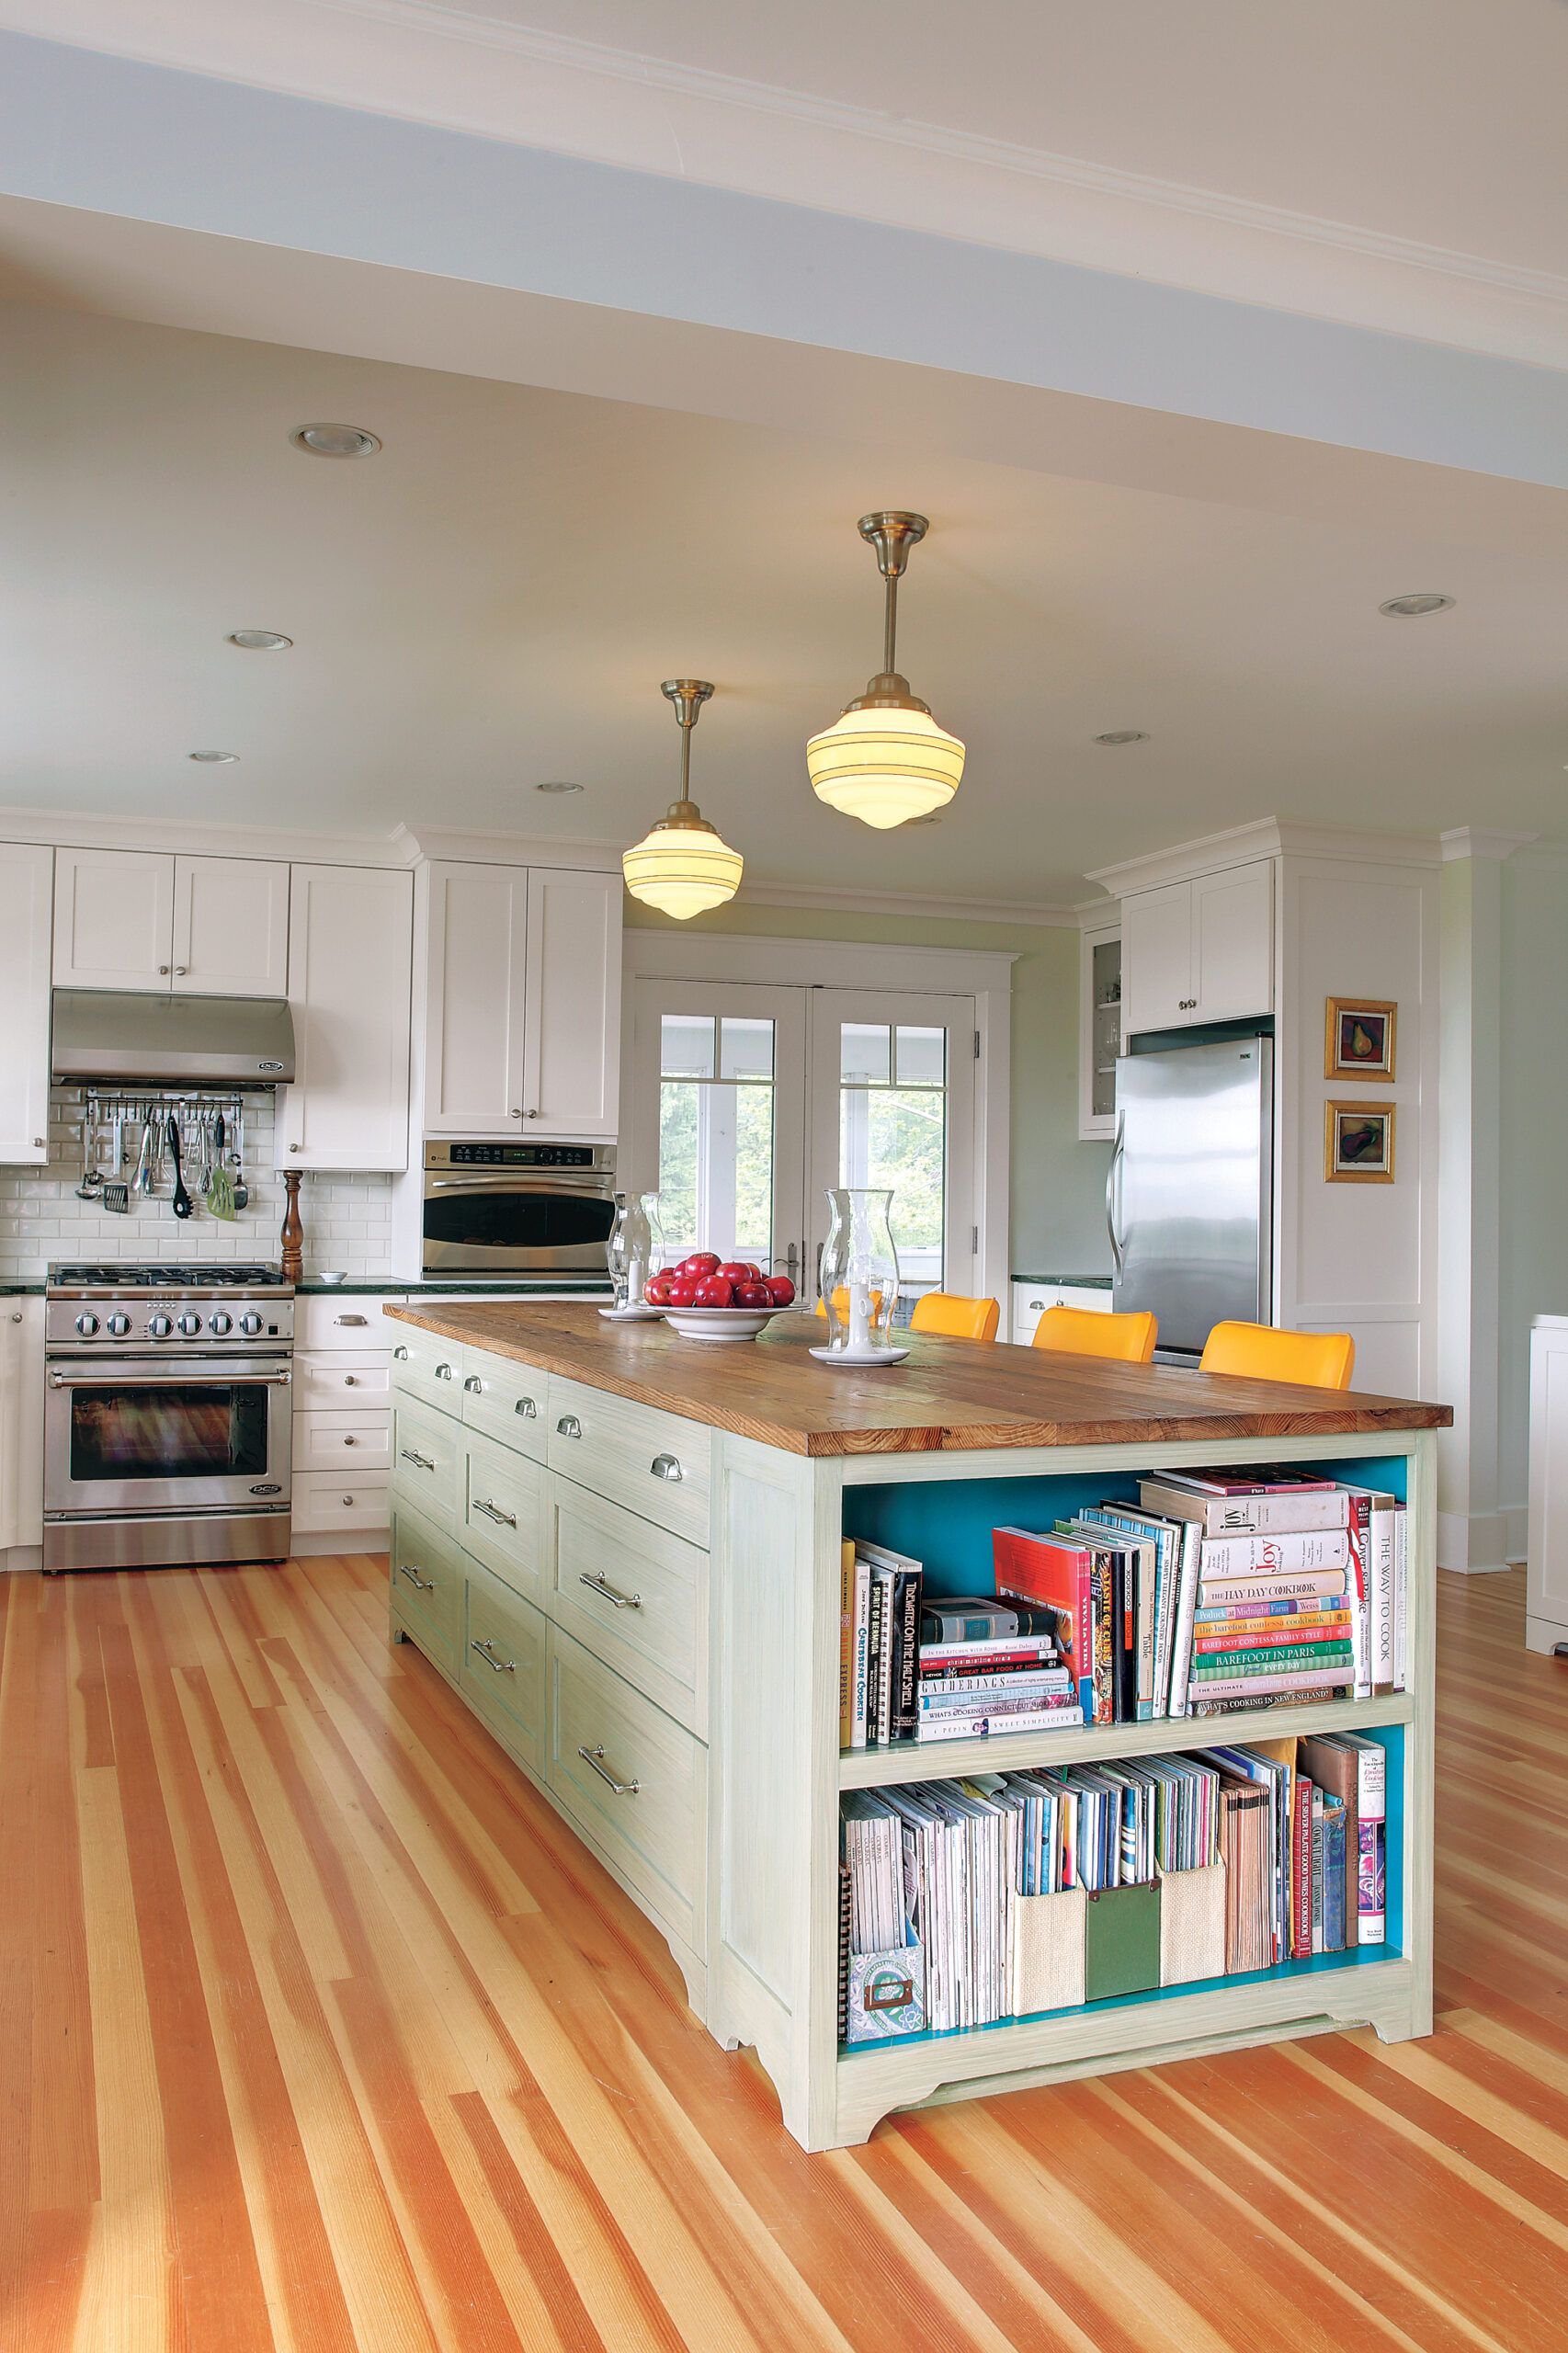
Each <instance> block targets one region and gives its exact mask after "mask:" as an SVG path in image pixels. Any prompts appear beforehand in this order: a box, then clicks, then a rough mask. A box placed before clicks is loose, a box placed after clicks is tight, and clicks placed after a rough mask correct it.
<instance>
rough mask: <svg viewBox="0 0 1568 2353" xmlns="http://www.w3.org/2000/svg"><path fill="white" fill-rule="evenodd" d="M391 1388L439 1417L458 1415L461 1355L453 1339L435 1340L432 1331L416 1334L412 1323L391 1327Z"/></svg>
mask: <svg viewBox="0 0 1568 2353" xmlns="http://www.w3.org/2000/svg"><path fill="white" fill-rule="evenodd" d="M391 1328H392V1386H393V1388H394V1389H402V1390H405V1391H406V1392H407V1393H408V1394H409V1395H410V1396H411V1397H421V1398H423V1399H424V1401H425V1403H426V1404H427V1405H437V1406H439V1408H440V1410H441V1412H442V1413H443V1414H457V1415H460V1414H461V1412H462V1405H461V1403H460V1400H461V1396H462V1377H463V1372H464V1370H465V1368H464V1365H463V1352H462V1350H461V1348H460V1347H458V1344H457V1342H456V1341H455V1340H442V1339H437V1336H436V1335H435V1333H434V1332H420V1331H417V1330H416V1329H415V1326H414V1325H413V1324H392V1327H391Z"/></svg>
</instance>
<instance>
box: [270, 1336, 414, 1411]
mask: <svg viewBox="0 0 1568 2353" xmlns="http://www.w3.org/2000/svg"><path fill="white" fill-rule="evenodd" d="M391 1397H392V1370H391V1367H390V1366H389V1365H388V1364H387V1362H386V1361H385V1359H384V1358H382V1359H381V1360H380V1361H378V1360H377V1359H376V1358H373V1357H369V1356H347V1355H343V1354H340V1353H337V1352H334V1353H333V1354H332V1355H330V1356H324V1355H318V1354H317V1353H316V1351H315V1350H314V1349H307V1350H306V1351H305V1352H304V1353H303V1354H301V1355H297V1356H296V1357H295V1358H294V1410H295V1412H296V1413H308V1414H348V1413H356V1412H358V1411H359V1410H360V1408H364V1409H365V1410H366V1411H367V1412H369V1413H374V1412H376V1411H377V1410H378V1409H380V1410H382V1411H384V1410H385V1408H386V1405H387V1404H388V1402H389V1401H390V1399H391Z"/></svg>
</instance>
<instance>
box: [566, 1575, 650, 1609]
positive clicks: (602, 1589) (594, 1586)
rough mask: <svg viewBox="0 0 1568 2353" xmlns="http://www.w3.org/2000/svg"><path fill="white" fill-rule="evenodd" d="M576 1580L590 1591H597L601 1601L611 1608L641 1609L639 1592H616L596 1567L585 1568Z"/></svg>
mask: <svg viewBox="0 0 1568 2353" xmlns="http://www.w3.org/2000/svg"><path fill="white" fill-rule="evenodd" d="M577 1582H578V1584H579V1585H585V1586H587V1588H588V1591H589V1592H590V1593H597V1595H598V1597H599V1598H600V1600H601V1601H608V1603H609V1605H610V1607H611V1608H612V1609H641V1608H642V1595H641V1594H640V1593H618V1592H617V1590H616V1588H615V1586H612V1585H608V1584H607V1583H606V1581H605V1579H604V1578H603V1577H601V1576H600V1574H599V1573H598V1571H597V1569H585V1570H584V1571H583V1573H582V1574H581V1575H580V1576H579V1577H578V1579H577Z"/></svg>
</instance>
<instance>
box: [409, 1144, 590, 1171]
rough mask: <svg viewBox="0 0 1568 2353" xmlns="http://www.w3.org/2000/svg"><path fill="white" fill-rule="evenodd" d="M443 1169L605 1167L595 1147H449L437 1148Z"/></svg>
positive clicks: (434, 1163) (432, 1163) (429, 1161)
mask: <svg viewBox="0 0 1568 2353" xmlns="http://www.w3.org/2000/svg"><path fill="white" fill-rule="evenodd" d="M436 1149H437V1150H438V1152H439V1154H440V1157H439V1159H438V1160H437V1159H435V1158H433V1157H432V1156H431V1155H430V1154H426V1166H428V1167H441V1168H597V1167H602V1166H603V1165H604V1163H603V1161H602V1159H601V1158H600V1156H599V1154H598V1152H597V1149H596V1147H595V1146H594V1145H593V1144H591V1143H449V1144H443V1145H439V1146H437V1147H436Z"/></svg>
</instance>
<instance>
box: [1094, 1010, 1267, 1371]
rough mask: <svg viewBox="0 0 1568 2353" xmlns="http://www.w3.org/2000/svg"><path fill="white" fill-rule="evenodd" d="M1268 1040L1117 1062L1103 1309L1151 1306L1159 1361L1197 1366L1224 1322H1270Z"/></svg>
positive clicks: (1176, 1049)
mask: <svg viewBox="0 0 1568 2353" xmlns="http://www.w3.org/2000/svg"><path fill="white" fill-rule="evenodd" d="M1273 1144H1274V1040H1273V1039H1272V1038H1271V1037H1268V1036H1267V1035H1265V1034H1264V1033H1262V1032H1257V1031H1249V1032H1247V1033H1246V1034H1245V1035H1243V1036H1239V1037H1238V1036H1234V1035H1231V1036H1226V1037H1223V1038H1195V1039H1194V1040H1193V1042H1192V1044H1190V1045H1177V1046H1161V1047H1160V1048H1158V1049H1157V1050H1155V1051H1151V1052H1147V1053H1131V1054H1123V1055H1122V1057H1121V1058H1120V1060H1119V1062H1118V1063H1117V1065H1116V1145H1115V1150H1114V1152H1113V1154H1112V1156H1111V1164H1110V1175H1109V1176H1108V1179H1107V1183H1106V1222H1107V1224H1108V1227H1109V1229H1110V1246H1111V1256H1112V1262H1113V1266H1114V1269H1115V1274H1114V1302H1113V1303H1114V1305H1115V1306H1116V1307H1117V1309H1118V1310H1119V1311H1126V1310H1129V1309H1137V1308H1144V1307H1151V1308H1153V1311H1154V1313H1155V1314H1156V1315H1157V1316H1158V1317H1159V1319H1160V1335H1159V1347H1158V1353H1159V1354H1160V1355H1161V1356H1162V1357H1165V1356H1170V1357H1173V1358H1180V1359H1184V1360H1190V1361H1196V1359H1197V1358H1198V1356H1199V1352H1200V1351H1201V1349H1202V1347H1203V1343H1204V1341H1205V1340H1206V1339H1207V1338H1208V1337H1209V1334H1210V1328H1211V1327H1212V1326H1213V1325H1214V1324H1219V1323H1222V1322H1223V1321H1224V1320H1225V1319H1226V1318H1227V1317H1238V1318H1240V1319H1241V1320H1242V1321H1244V1322H1245V1323H1248V1324H1267V1323H1270V1322H1272V1320H1273V1256H1272V1248H1271V1244H1272V1206H1273V1189H1274V1152H1273Z"/></svg>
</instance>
